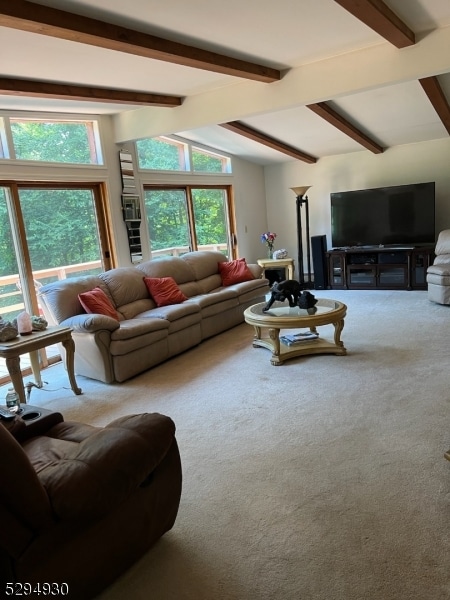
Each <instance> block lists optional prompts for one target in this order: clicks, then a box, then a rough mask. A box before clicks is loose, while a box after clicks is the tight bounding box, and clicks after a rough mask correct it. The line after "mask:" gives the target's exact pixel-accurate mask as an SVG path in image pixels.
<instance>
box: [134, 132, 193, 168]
mask: <svg viewBox="0 0 450 600" xmlns="http://www.w3.org/2000/svg"><path fill="white" fill-rule="evenodd" d="M136 148H137V155H138V163H139V166H140V168H141V169H155V170H161V171H184V169H185V161H184V151H185V148H184V144H181V143H173V144H171V143H168V142H167V141H165V140H161V139H159V138H148V139H145V140H138V141H137V142H136Z"/></svg>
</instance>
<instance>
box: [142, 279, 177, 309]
mask: <svg viewBox="0 0 450 600" xmlns="http://www.w3.org/2000/svg"><path fill="white" fill-rule="evenodd" d="M144 283H145V285H146V286H147V289H148V291H149V293H150V296H151V297H152V298H153V300H154V301H155V302H156V305H157V306H169V305H170V304H181V303H182V302H184V301H185V300H187V296H185V295H184V294H183V292H182V291H181V290H180V288H179V287H178V286H177V284H176V283H175V281H174V279H173V277H144Z"/></svg>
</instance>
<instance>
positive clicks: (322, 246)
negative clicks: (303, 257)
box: [311, 235, 328, 290]
mask: <svg viewBox="0 0 450 600" xmlns="http://www.w3.org/2000/svg"><path fill="white" fill-rule="evenodd" d="M311 250H312V262H313V272H314V289H315V290H326V289H327V288H328V269H327V236H326V235H313V236H312V237H311Z"/></svg>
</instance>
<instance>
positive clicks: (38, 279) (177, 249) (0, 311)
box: [0, 244, 228, 320]
mask: <svg viewBox="0 0 450 600" xmlns="http://www.w3.org/2000/svg"><path fill="white" fill-rule="evenodd" d="M227 247H228V246H227V244H205V245H203V246H199V250H217V251H219V252H223V251H224V250H225V251H226V250H227ZM186 252H189V247H188V246H173V247H171V248H163V249H162V250H155V251H153V252H152V253H151V257H152V258H157V257H158V256H167V255H169V256H181V255H183V254H186ZM101 268H102V263H101V261H100V260H93V261H90V262H85V263H78V264H75V265H64V266H62V267H52V268H49V269H41V270H39V271H33V279H34V285H35V288H36V289H38V288H39V287H41V285H43V280H49V281H54V280H56V279H58V280H60V279H66V278H67V277H68V276H70V275H73V274H74V273H76V274H77V275H78V274H79V275H82V274H83V272H86V271H94V272H95V271H96V270H97V272H100V271H101ZM49 281H45V283H48V282H49ZM6 286H14V287H15V289H14V290H13V291H9V292H4V293H2V288H4V287H6ZM14 298H17V302H14V300H13V302H12V303H11V304H10V303H9V301H8V299H10V300H11V299H14ZM5 300H6V302H5ZM23 309H24V304H23V300H22V291H21V286H20V278H19V275H18V274H17V273H14V274H13V275H5V276H3V277H0V316H3V318H4V319H5V320H8V314H16V313H17V312H19V311H21V310H23Z"/></svg>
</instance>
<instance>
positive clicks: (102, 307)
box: [78, 287, 119, 321]
mask: <svg viewBox="0 0 450 600" xmlns="http://www.w3.org/2000/svg"><path fill="white" fill-rule="evenodd" d="M78 300H79V301H80V304H81V306H82V307H83V308H84V310H85V311H86V312H87V313H93V314H98V315H106V316H107V317H111V318H112V319H115V320H116V321H118V320H119V314H118V312H117V310H116V309H115V308H114V306H113V305H112V303H111V301H110V299H109V298H108V296H107V295H106V294H105V292H104V291H103V290H102V289H101V288H99V287H96V288H94V289H93V290H91V291H89V292H83V293H82V294H78Z"/></svg>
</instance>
